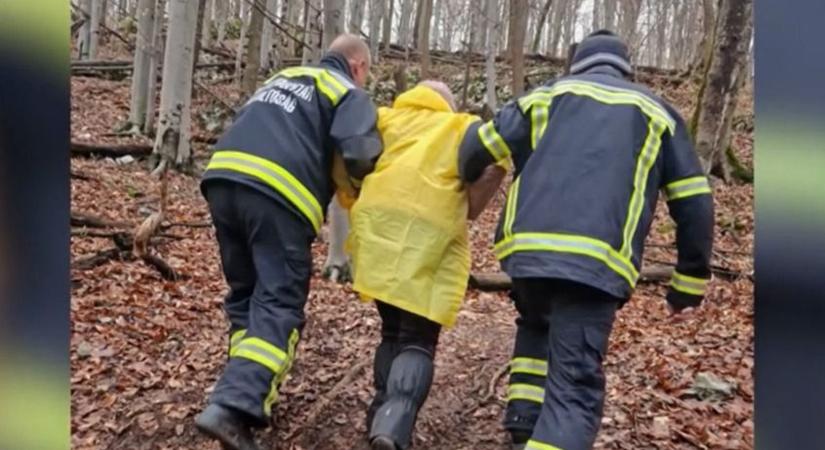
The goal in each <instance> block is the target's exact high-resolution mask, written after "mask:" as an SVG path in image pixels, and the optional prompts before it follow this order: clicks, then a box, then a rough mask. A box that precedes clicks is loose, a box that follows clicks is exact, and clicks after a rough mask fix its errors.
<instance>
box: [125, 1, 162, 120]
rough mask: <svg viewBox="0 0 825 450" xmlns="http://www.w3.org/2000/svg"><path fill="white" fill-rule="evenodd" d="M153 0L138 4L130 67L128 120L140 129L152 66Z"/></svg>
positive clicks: (154, 4) (144, 113) (144, 115)
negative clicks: (136, 26)
mask: <svg viewBox="0 0 825 450" xmlns="http://www.w3.org/2000/svg"><path fill="white" fill-rule="evenodd" d="M155 7H156V3H155V0H140V5H139V6H138V17H137V22H138V31H137V36H136V37H135V44H136V46H135V59H134V66H133V67H134V68H133V69H132V88H131V101H130V103H129V122H130V123H131V125H132V127H134V128H136V129H137V130H142V129H143V126H144V124H145V121H146V107H147V104H148V95H149V77H150V76H151V75H154V74H152V73H151V72H150V70H151V68H152V39H153V37H154V34H155Z"/></svg>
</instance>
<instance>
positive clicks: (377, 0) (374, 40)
mask: <svg viewBox="0 0 825 450" xmlns="http://www.w3.org/2000/svg"><path fill="white" fill-rule="evenodd" d="M384 2H385V0H370V27H369V33H370V53H371V54H372V60H373V62H376V61H378V36H379V35H380V34H381V22H384V29H385V30H389V29H390V24H391V23H392V18H391V17H390V18H389V22H388V19H387V17H386V15H385V14H384ZM391 15H392V13H390V16H391ZM383 39H385V40H384V46H385V47H387V46H389V37H388V36H387V35H386V33H385V36H383Z"/></svg>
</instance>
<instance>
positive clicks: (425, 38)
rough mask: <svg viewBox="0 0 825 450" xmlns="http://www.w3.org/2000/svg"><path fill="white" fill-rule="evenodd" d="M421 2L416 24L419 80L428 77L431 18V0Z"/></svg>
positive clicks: (421, 0)
mask: <svg viewBox="0 0 825 450" xmlns="http://www.w3.org/2000/svg"><path fill="white" fill-rule="evenodd" d="M418 1H419V2H421V8H420V11H421V14H419V23H418V54H419V55H421V79H422V80H423V79H426V78H428V77H429V76H430V19H431V18H432V15H433V14H432V10H433V0H418Z"/></svg>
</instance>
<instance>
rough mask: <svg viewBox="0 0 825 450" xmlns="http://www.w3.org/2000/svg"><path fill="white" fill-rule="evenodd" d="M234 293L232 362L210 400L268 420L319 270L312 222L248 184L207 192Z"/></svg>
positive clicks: (255, 420) (257, 421)
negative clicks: (315, 263)
mask: <svg viewBox="0 0 825 450" xmlns="http://www.w3.org/2000/svg"><path fill="white" fill-rule="evenodd" d="M206 196H207V200H208V202H209V210H210V212H211V214H212V220H213V222H214V224H215V232H216V234H217V238H218V244H219V246H220V254H221V264H222V266H223V272H224V275H225V277H226V281H227V283H228V284H229V293H228V294H227V296H226V299H225V303H224V308H225V310H226V314H227V316H228V318H229V321H230V348H229V360H228V362H227V364H226V367H225V369H224V372H223V375H222V376H221V378H220V379H219V380H218V383H217V385H216V386H215V390H214V392H213V394H212V396H211V398H210V401H211V402H213V403H217V404H220V405H222V406H226V407H230V408H232V409H234V410H236V411H240V412H242V413H244V416H245V417H246V419H247V420H249V422H250V425H252V426H259V427H260V426H266V425H267V423H268V421H269V417H270V415H271V408H272V405H273V403H274V402H275V401H276V400H277V396H278V385H279V384H280V382H281V381H282V380H283V377H284V376H285V374H286V373H287V371H288V370H289V368H290V366H291V364H292V360H293V358H294V353H295V346H296V345H297V342H298V337H299V333H300V331H301V329H302V328H303V325H304V305H305V303H306V299H307V294H308V291H309V279H310V275H311V273H312V253H311V251H310V245H311V243H312V240H313V238H314V233H313V230H312V227H311V226H310V225H309V224H307V223H306V222H305V221H303V220H302V219H301V218H300V217H298V216H297V215H296V214H295V213H294V212H292V211H290V210H288V209H287V208H286V207H285V206H284V205H282V204H280V203H279V202H278V201H277V200H275V199H273V198H270V197H268V196H267V195H265V194H264V193H261V192H258V191H257V190H255V189H253V188H250V187H247V186H245V185H243V184H239V183H233V182H224V181H212V182H211V183H210V184H209V185H208V186H207V192H206Z"/></svg>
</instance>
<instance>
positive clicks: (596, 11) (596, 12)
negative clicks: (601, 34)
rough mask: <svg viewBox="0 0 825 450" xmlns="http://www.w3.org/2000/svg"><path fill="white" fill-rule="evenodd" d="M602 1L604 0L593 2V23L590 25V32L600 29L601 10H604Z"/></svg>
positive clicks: (594, 0)
mask: <svg viewBox="0 0 825 450" xmlns="http://www.w3.org/2000/svg"><path fill="white" fill-rule="evenodd" d="M603 1H604V0H593V13H592V14H593V15H592V16H591V19H592V21H593V22H592V23H591V25H590V28H592V30H591V31H596V30H598V29H600V28H602V8H604V4H603ZM585 34H587V33H585Z"/></svg>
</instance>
